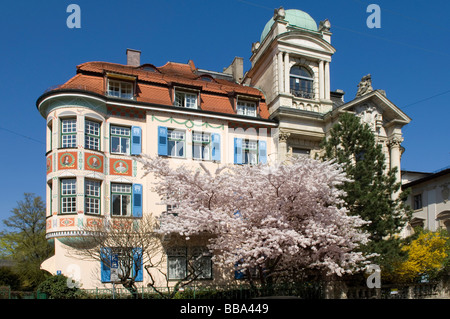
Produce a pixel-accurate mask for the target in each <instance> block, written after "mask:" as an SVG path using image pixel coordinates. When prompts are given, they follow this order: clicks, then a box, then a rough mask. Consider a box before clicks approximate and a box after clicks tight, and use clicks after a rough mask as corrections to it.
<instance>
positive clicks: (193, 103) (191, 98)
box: [174, 91, 197, 109]
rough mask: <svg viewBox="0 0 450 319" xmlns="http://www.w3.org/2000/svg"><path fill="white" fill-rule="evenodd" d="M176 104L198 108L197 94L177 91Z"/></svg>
mask: <svg viewBox="0 0 450 319" xmlns="http://www.w3.org/2000/svg"><path fill="white" fill-rule="evenodd" d="M174 105H175V106H179V107H187V108H190V109H196V108H197V94H196V93H191V92H183V91H176V92H175V103H174Z"/></svg>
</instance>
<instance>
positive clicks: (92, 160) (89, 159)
mask: <svg viewBox="0 0 450 319" xmlns="http://www.w3.org/2000/svg"><path fill="white" fill-rule="evenodd" d="M84 161H85V162H84V169H86V170H88V171H95V172H100V173H104V169H103V167H104V165H103V163H104V156H103V155H100V154H98V155H97V154H92V153H85V154H84Z"/></svg>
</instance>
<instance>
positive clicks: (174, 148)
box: [167, 128, 186, 158]
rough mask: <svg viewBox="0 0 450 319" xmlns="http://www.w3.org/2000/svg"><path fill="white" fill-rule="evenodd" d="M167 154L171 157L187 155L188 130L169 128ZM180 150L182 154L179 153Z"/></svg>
mask: <svg viewBox="0 0 450 319" xmlns="http://www.w3.org/2000/svg"><path fill="white" fill-rule="evenodd" d="M167 147H168V150H167V155H168V156H170V157H177V158H185V157H186V132H185V131H183V130H177V129H169V128H168V129H167ZM180 151H182V152H183V154H182V155H178V154H179V153H180Z"/></svg>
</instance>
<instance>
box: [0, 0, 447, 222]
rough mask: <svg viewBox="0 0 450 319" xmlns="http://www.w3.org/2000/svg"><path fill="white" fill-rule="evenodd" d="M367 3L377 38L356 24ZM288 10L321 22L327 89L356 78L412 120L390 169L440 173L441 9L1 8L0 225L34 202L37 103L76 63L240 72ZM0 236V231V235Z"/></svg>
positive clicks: (355, 3) (198, 1)
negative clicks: (326, 27) (75, 25)
mask: <svg viewBox="0 0 450 319" xmlns="http://www.w3.org/2000/svg"><path fill="white" fill-rule="evenodd" d="M71 3H75V4H78V5H79V6H80V8H81V28H80V29H69V28H68V27H67V25H66V19H67V17H68V16H69V13H67V12H66V8H67V6H68V5H69V4H71ZM371 3H375V4H378V5H379V6H380V9H381V28H379V29H370V28H368V27H367V25H366V20H367V17H368V16H369V15H370V13H367V12H366V9H367V6H368V5H369V4H371ZM280 6H283V7H284V8H285V9H300V10H303V11H305V12H307V13H309V14H310V15H311V16H312V17H313V18H314V19H315V20H316V22H317V23H319V21H321V20H324V19H326V18H327V19H329V20H330V22H331V31H332V32H333V36H332V45H333V46H334V47H335V48H336V50H337V52H336V53H335V55H334V56H333V60H332V63H331V89H332V90H336V89H342V90H344V91H345V92H346V94H345V100H346V101H350V100H352V99H353V98H354V96H355V94H356V90H357V84H358V83H359V81H360V79H361V77H362V76H364V75H366V74H368V73H370V74H371V75H372V84H373V87H374V88H375V89H383V90H385V91H386V94H387V97H388V98H389V99H390V100H391V101H392V102H393V103H394V104H396V105H397V106H398V107H400V108H401V109H402V110H403V111H404V112H406V114H408V115H409V116H410V117H411V118H412V121H411V123H410V124H409V125H407V126H406V127H404V130H403V132H404V138H405V141H404V143H403V144H402V145H403V146H404V147H405V148H406V152H405V153H404V155H403V158H402V169H404V170H415V171H426V172H432V171H435V170H438V169H440V168H442V167H445V166H448V165H450V139H449V137H450V134H449V133H450V128H449V127H450V126H449V125H448V122H449V115H450V109H449V107H450V105H449V104H450V103H449V102H448V101H449V99H450V85H449V83H450V81H449V80H448V74H450V63H449V60H450V50H449V49H450V41H449V40H450V38H449V33H450V25H449V24H448V23H447V22H446V21H447V20H448V12H450V2H448V1H443V0H441V1H436V0H430V1H411V0H410V1H406V0H397V1H384V0H371V1H363V0H341V1H332V0H322V1H320V2H319V1H271V0H265V1H257V0H248V1H247V0H228V1H213V0H209V1H207V0H189V1H178V0H168V1H149V0H129V1H117V0H108V1H107V0H102V1H100V0H96V1H93V0H91V1H84V0H83V1H82V0H71V1H61V0H58V1H56V0H54V1H50V0H42V1H8V2H5V3H2V10H1V11H0V33H1V40H2V48H1V51H0V71H1V72H0V77H1V87H2V90H3V94H2V98H1V99H0V109H1V114H2V116H1V117H0V145H2V146H3V150H2V152H1V153H0V167H1V168H2V177H3V178H2V183H1V186H0V219H4V218H7V217H8V216H9V215H10V211H11V209H12V208H13V207H15V206H16V202H17V201H18V200H21V199H23V193H24V192H31V193H35V194H37V195H40V196H42V197H43V198H45V123H46V122H45V120H44V119H43V118H42V117H41V116H40V114H39V113H38V111H37V109H36V105H35V102H36V100H37V98H38V97H39V96H40V95H41V94H42V93H43V92H44V91H45V90H46V89H47V88H49V87H51V86H54V85H58V84H62V83H64V82H66V81H67V80H69V79H70V78H71V77H72V76H74V75H75V71H76V65H78V64H80V63H83V62H87V61H108V62H115V63H123V64H125V63H126V56H125V51H126V49H127V48H133V49H138V50H141V51H142V55H141V63H152V64H154V65H156V66H162V65H164V64H165V63H166V62H167V61H174V62H182V63H186V62H187V61H188V60H190V59H191V60H193V61H194V62H195V64H196V66H197V67H199V68H202V69H209V70H213V71H221V70H222V69H223V68H224V67H226V66H228V65H229V64H230V63H231V62H232V61H233V59H234V57H235V56H239V57H243V58H244V61H245V62H244V69H245V71H246V70H248V69H249V68H250V62H249V57H250V54H251V44H252V43H253V42H256V41H259V37H260V35H261V32H262V30H263V28H264V25H265V24H266V22H267V21H268V20H269V19H270V18H271V17H272V15H273V10H274V8H278V7H280ZM1 228H2V225H0V229H1Z"/></svg>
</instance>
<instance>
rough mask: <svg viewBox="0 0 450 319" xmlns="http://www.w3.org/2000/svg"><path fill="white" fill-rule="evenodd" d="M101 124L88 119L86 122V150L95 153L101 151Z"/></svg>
mask: <svg viewBox="0 0 450 319" xmlns="http://www.w3.org/2000/svg"><path fill="white" fill-rule="evenodd" d="M100 128H101V123H99V122H96V121H91V120H88V119H86V120H85V121H84V148H85V149H89V150H94V151H99V150H100Z"/></svg>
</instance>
